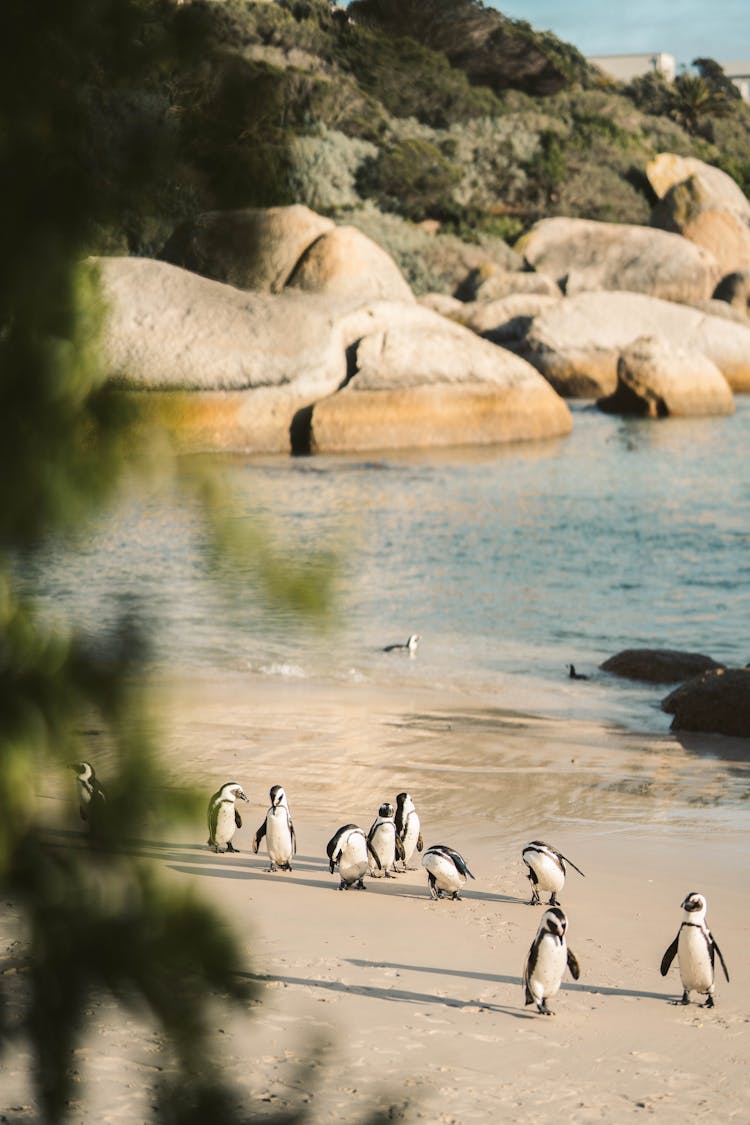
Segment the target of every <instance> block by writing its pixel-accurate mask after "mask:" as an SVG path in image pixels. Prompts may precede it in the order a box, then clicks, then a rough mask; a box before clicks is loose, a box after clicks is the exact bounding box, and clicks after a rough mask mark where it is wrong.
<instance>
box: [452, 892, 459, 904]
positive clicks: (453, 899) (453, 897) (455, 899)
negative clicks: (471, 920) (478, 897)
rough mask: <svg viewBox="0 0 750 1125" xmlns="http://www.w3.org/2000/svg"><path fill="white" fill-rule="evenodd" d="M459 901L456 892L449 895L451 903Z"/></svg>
mask: <svg viewBox="0 0 750 1125" xmlns="http://www.w3.org/2000/svg"><path fill="white" fill-rule="evenodd" d="M460 901H461V896H460V894H459V893H458V891H454V892H453V894H452V895H451V902H460Z"/></svg>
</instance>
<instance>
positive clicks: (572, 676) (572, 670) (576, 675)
mask: <svg viewBox="0 0 750 1125" xmlns="http://www.w3.org/2000/svg"><path fill="white" fill-rule="evenodd" d="M565 667H566V668H567V669H568V679H569V680H587V679H588V676H584V674H583V672H576V666H575V664H566V665H565Z"/></svg>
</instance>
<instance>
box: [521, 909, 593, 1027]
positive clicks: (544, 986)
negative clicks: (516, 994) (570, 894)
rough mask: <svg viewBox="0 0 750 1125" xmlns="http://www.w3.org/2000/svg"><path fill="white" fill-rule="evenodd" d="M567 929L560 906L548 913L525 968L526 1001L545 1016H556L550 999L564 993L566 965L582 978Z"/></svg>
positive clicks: (533, 943) (573, 975) (574, 977)
mask: <svg viewBox="0 0 750 1125" xmlns="http://www.w3.org/2000/svg"><path fill="white" fill-rule="evenodd" d="M567 928H568V919H567V918H566V917H565V915H564V913H563V912H562V910H561V909H560V907H559V906H552V907H550V908H549V909H548V910H545V912H544V914H543V915H542V920H541V922H540V923H539V929H538V930H537V932H536V937H535V938H534V940H533V941H532V943H531V948H530V950H529V953H528V956H527V958H526V964H525V965H524V967H523V987H524V996H525V1002H526V1004H536V1007H537V1011H538V1012H541V1014H542V1015H544V1016H551V1015H554V1013H553V1012H552V1011H551V1010H550V1009H549V1008H548V1007H547V1000H549V999H550V998H551V997H552V996H555V995H556V994H557V993H558V992H559V991H560V985H561V983H562V978H563V973H564V972H565V968H566V966H567V967H568V968H569V969H570V975H571V976H572V978H573V980H578V978H579V976H580V975H581V970H580V968H579V966H578V961H577V959H576V956H575V954H574V953H573V951H572V950H570V949H568V944H567V939H566V937H565V931H566V930H567Z"/></svg>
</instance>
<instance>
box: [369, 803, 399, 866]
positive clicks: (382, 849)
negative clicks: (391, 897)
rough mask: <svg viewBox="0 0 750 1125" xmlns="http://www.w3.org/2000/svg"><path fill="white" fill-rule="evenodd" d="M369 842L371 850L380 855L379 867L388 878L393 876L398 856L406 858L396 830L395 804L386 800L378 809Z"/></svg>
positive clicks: (372, 864) (371, 827)
mask: <svg viewBox="0 0 750 1125" xmlns="http://www.w3.org/2000/svg"><path fill="white" fill-rule="evenodd" d="M367 843H368V846H369V849H370V852H371V853H372V854H373V855H376V856H377V857H378V863H377V867H378V869H379V870H380V872H381V873H382V875H384V876H385V878H386V879H392V878H393V872H394V871H395V869H396V858H397V857H398V858H399V859H403V858H404V845H403V844H402V843H401V840H400V839H399V837H398V834H397V832H396V822H395V820H394V818H393V805H392V804H391V802H390V801H385V802H384V803H383V804H382V805H381V806H380V808H379V809H378V815H377V816H376V818H375V820H374V821H373V822H372V824H371V826H370V831H369V832H368V833H367ZM374 868H375V864H374V862H373V863H371V864H370V874H371V875H374V874H375V871H374Z"/></svg>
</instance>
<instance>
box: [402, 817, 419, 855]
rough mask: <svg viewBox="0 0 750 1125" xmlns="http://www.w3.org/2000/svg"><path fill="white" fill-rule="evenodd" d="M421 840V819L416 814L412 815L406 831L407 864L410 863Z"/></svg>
mask: <svg viewBox="0 0 750 1125" xmlns="http://www.w3.org/2000/svg"><path fill="white" fill-rule="evenodd" d="M418 839H419V817H418V816H417V814H416V813H411V814H410V815H409V819H408V820H407V822H406V831H405V832H404V839H403V844H404V856H405V862H408V861H409V860H410V859H411V857H412V855H413V854H414V849H415V848H416V846H417V840H418Z"/></svg>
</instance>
